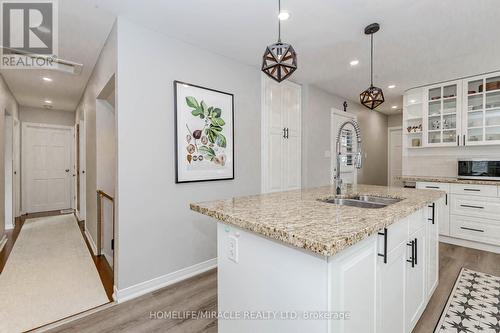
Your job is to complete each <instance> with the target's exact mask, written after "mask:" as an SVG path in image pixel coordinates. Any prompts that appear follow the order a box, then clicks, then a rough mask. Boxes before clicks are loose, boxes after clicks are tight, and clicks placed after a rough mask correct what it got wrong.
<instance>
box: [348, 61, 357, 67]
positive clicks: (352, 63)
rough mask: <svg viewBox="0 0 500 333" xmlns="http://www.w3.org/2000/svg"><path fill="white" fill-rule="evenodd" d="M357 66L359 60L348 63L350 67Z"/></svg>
mask: <svg viewBox="0 0 500 333" xmlns="http://www.w3.org/2000/svg"><path fill="white" fill-rule="evenodd" d="M358 64H359V60H352V61H351V62H350V63H349V65H351V66H356V65H358Z"/></svg>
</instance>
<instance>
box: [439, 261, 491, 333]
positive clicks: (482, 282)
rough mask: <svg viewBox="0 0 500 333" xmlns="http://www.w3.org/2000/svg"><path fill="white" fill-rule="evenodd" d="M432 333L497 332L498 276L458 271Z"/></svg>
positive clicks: (463, 269)
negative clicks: (455, 280) (458, 273)
mask: <svg viewBox="0 0 500 333" xmlns="http://www.w3.org/2000/svg"><path fill="white" fill-rule="evenodd" d="M434 333H500V277H497V276H493V275H489V274H484V273H480V272H476V271H473V270H470V269H467V268H462V271H461V272H460V275H459V276H458V279H457V282H456V283H455V287H454V288H453V291H452V292H451V295H450V298H449V299H448V303H447V304H446V307H445V309H444V311H443V314H442V315H441V319H440V320H439V323H438V325H437V326H436V330H435V331H434Z"/></svg>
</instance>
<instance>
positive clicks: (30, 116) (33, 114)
mask: <svg viewBox="0 0 500 333" xmlns="http://www.w3.org/2000/svg"><path fill="white" fill-rule="evenodd" d="M19 118H20V120H21V122H26V123H41V124H50V125H62V126H74V125H75V112H73V111H63V110H47V109H43V108H33V107H27V106H20V107H19Z"/></svg>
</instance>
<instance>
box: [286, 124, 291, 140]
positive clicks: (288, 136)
mask: <svg viewBox="0 0 500 333" xmlns="http://www.w3.org/2000/svg"><path fill="white" fill-rule="evenodd" d="M289 130H290V129H289V128H288V127H287V128H286V138H287V139H288V138H290V135H288V134H289V133H288V131H289Z"/></svg>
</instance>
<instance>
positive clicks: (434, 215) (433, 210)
mask: <svg viewBox="0 0 500 333" xmlns="http://www.w3.org/2000/svg"><path fill="white" fill-rule="evenodd" d="M429 208H432V217H431V218H430V219H427V220H428V221H431V222H432V224H434V223H435V222H436V203H435V202H433V203H432V205H430V206H429Z"/></svg>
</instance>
